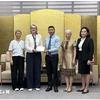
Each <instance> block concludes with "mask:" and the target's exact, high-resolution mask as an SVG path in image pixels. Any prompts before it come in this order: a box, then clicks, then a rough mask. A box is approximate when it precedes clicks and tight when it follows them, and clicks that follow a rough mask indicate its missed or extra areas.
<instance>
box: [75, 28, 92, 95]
mask: <svg viewBox="0 0 100 100" xmlns="http://www.w3.org/2000/svg"><path fill="white" fill-rule="evenodd" d="M80 37H81V38H79V39H78V40H77V46H76V49H77V54H76V60H78V73H80V74H81V78H82V88H81V89H79V90H77V92H82V94H86V93H88V92H89V89H88V88H89V81H90V65H91V61H92V59H93V53H94V43H93V39H92V38H90V32H89V29H88V28H87V27H83V28H82V29H81V30H80Z"/></svg>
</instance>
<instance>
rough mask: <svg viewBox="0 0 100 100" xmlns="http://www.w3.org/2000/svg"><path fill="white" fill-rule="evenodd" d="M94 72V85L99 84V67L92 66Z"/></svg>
mask: <svg viewBox="0 0 100 100" xmlns="http://www.w3.org/2000/svg"><path fill="white" fill-rule="evenodd" d="M92 72H93V83H96V84H98V83H99V66H98V65H92Z"/></svg>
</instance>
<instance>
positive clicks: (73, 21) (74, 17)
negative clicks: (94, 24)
mask: <svg viewBox="0 0 100 100" xmlns="http://www.w3.org/2000/svg"><path fill="white" fill-rule="evenodd" d="M66 29H70V30H71V31H72V39H75V40H77V39H78V38H79V32H80V29H81V16H80V15H78V14H65V30H66Z"/></svg>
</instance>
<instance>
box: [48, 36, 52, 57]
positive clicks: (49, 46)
mask: <svg viewBox="0 0 100 100" xmlns="http://www.w3.org/2000/svg"><path fill="white" fill-rule="evenodd" d="M51 38H52V36H50V39H49V43H48V50H49V49H51ZM48 54H49V55H50V54H51V52H48Z"/></svg>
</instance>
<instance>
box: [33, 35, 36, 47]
mask: <svg viewBox="0 0 100 100" xmlns="http://www.w3.org/2000/svg"><path fill="white" fill-rule="evenodd" d="M33 39H34V49H36V37H35V36H33Z"/></svg>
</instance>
